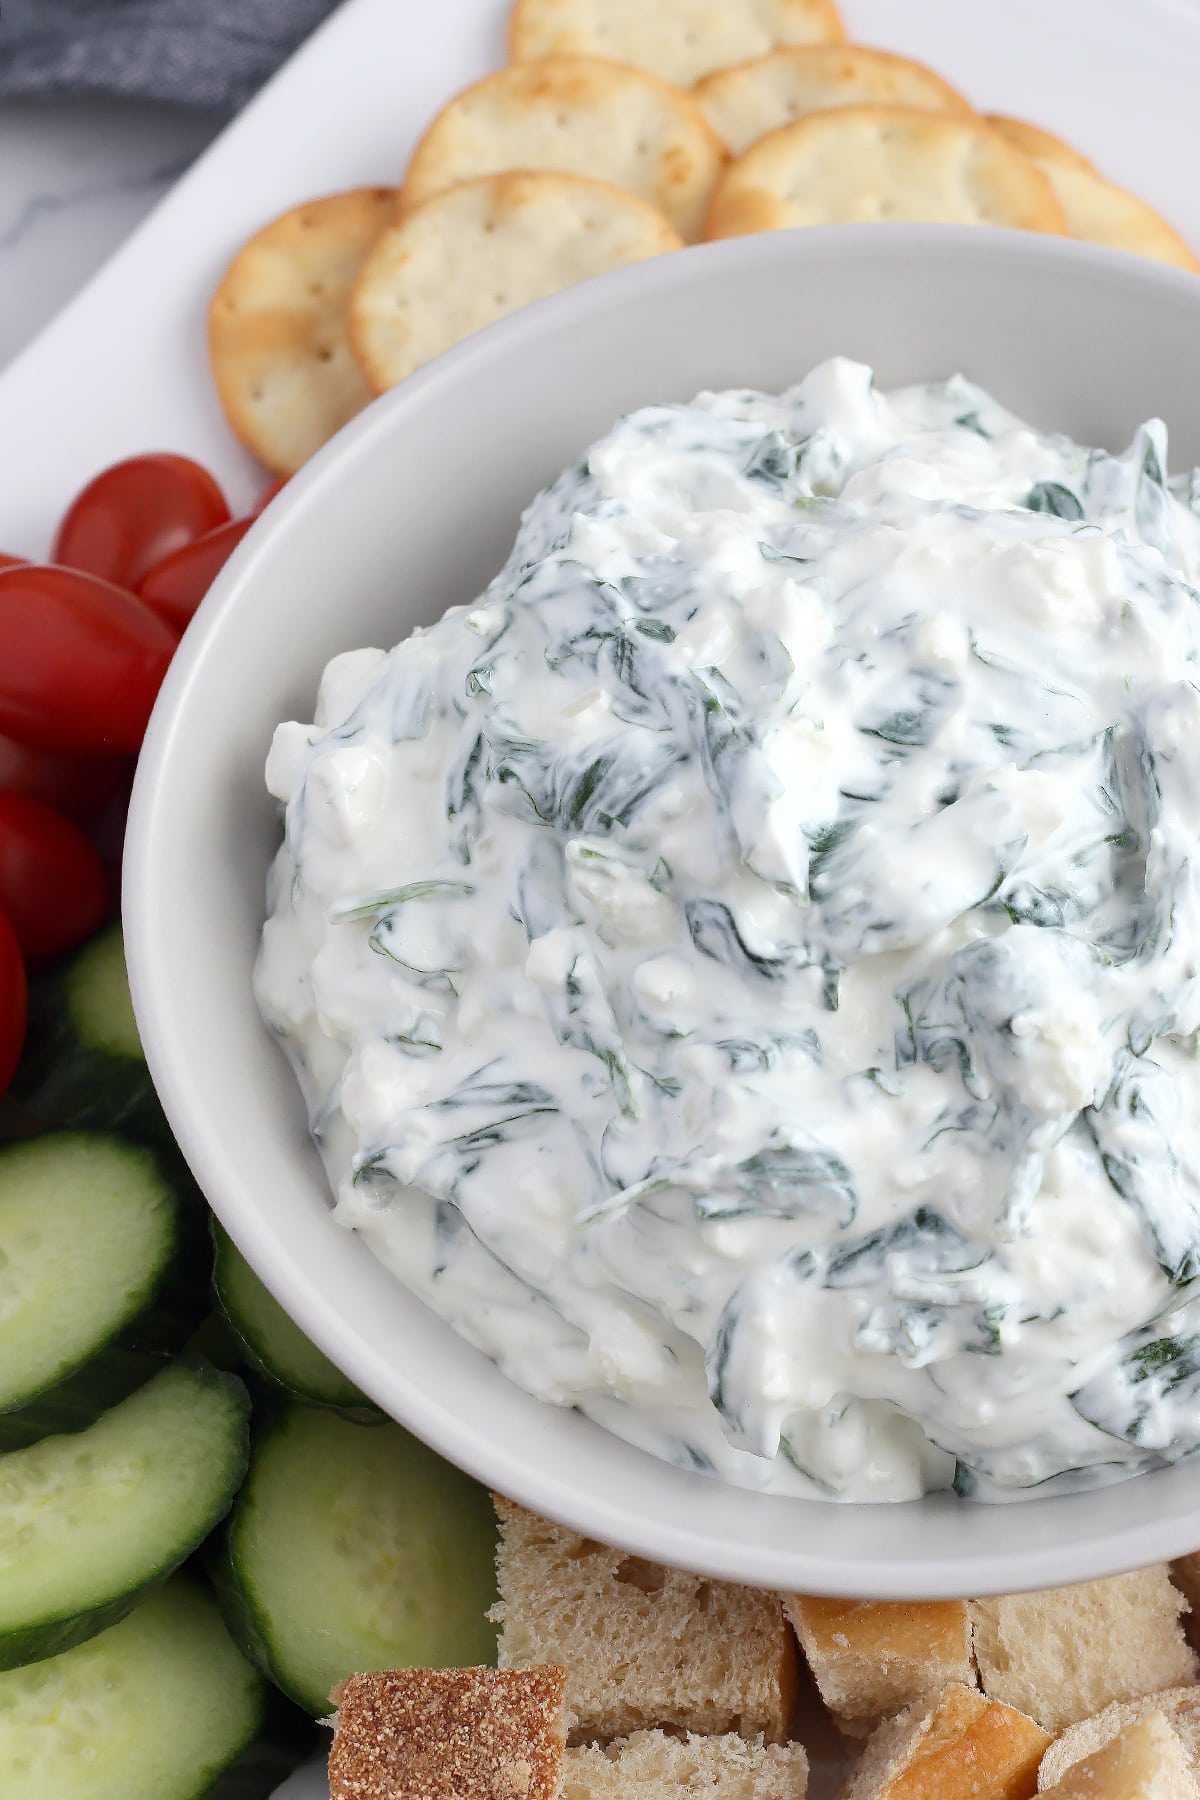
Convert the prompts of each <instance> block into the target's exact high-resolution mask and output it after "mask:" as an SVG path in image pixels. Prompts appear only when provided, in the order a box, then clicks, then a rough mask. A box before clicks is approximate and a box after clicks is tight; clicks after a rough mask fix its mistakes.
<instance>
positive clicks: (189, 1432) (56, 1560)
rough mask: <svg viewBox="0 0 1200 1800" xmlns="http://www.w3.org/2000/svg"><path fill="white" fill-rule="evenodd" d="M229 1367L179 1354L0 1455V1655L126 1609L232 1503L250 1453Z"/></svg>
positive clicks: (10, 1656) (10, 1660)
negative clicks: (107, 1407) (58, 1433)
mask: <svg viewBox="0 0 1200 1800" xmlns="http://www.w3.org/2000/svg"><path fill="white" fill-rule="evenodd" d="M248 1413H249V1400H248V1398H247V1395H246V1390H245V1388H244V1387H243V1386H242V1384H241V1382H240V1381H238V1380H237V1378H236V1376H233V1375H223V1374H220V1373H218V1371H217V1370H215V1369H209V1368H206V1367H204V1366H203V1365H197V1366H195V1367H192V1366H189V1365H188V1364H186V1363H175V1364H172V1365H170V1366H169V1367H168V1368H166V1369H164V1370H163V1371H162V1373H161V1374H158V1375H155V1376H154V1377H153V1379H152V1380H150V1381H148V1382H147V1383H146V1385H145V1387H142V1388H139V1389H138V1391H137V1392H136V1393H135V1394H131V1395H130V1397H129V1398H128V1399H127V1400H123V1401H122V1402H121V1404H120V1405H119V1406H114V1407H113V1408H112V1410H111V1411H110V1412H106V1413H105V1414H104V1415H103V1416H102V1417H101V1418H100V1419H98V1420H97V1422H96V1423H95V1424H94V1425H92V1426H90V1427H89V1428H88V1430H86V1431H80V1432H76V1433H75V1434H74V1435H72V1436H68V1437H51V1438H43V1439H42V1441H41V1442H40V1443H37V1444H33V1445H31V1446H30V1447H29V1449H27V1450H13V1451H10V1452H9V1453H8V1455H6V1456H2V1457H0V1669H13V1668H16V1667H18V1666H19V1665H20V1664H21V1663H29V1662H38V1661H40V1660H41V1659H42V1658H43V1657H47V1656H57V1655H58V1654H59V1652H61V1651H63V1650H68V1649H70V1648H71V1647H72V1645H74V1644H79V1643H82V1642H83V1640H84V1639H85V1638H89V1637H92V1636H94V1635H95V1633H96V1632H98V1631H102V1630H103V1629H104V1628H105V1627H106V1626H109V1625H111V1624H113V1623H114V1622H115V1621H116V1620H117V1619H120V1618H123V1617H124V1616H125V1614H126V1613H127V1612H129V1610H130V1609H131V1607H132V1606H133V1605H134V1604H135V1602H136V1601H137V1599H138V1596H139V1595H140V1594H141V1593H142V1591H143V1590H144V1589H145V1588H147V1587H149V1586H150V1585H151V1584H152V1583H154V1582H156V1581H160V1580H161V1579H162V1577H163V1576H164V1575H169V1574H170V1573H171V1571H172V1570H173V1569H176V1568H178V1567H179V1565H180V1563H181V1562H183V1560H184V1559H185V1557H187V1556H190V1555H191V1553H192V1551H193V1550H194V1549H195V1548H196V1546H197V1545H198V1544H199V1543H201V1542H202V1540H203V1539H204V1538H206V1537H207V1536H208V1534H209V1532H210V1531H211V1530H212V1528H213V1526H214V1525H216V1524H217V1523H218V1522H219V1521H220V1520H221V1519H222V1518H223V1517H224V1516H225V1514H226V1513H227V1512H228V1510H229V1507H230V1505H231V1503H232V1501H233V1497H234V1494H235V1493H236V1492H237V1489H238V1484H239V1482H240V1481H241V1478H242V1474H243V1472H244V1470H245V1467H246V1452H247V1416H248Z"/></svg>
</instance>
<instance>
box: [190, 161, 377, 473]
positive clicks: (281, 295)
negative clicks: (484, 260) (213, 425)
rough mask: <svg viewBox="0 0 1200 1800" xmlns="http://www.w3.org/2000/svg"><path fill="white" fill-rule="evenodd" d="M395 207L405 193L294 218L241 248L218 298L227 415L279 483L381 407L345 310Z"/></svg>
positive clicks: (324, 205) (333, 201) (319, 208)
mask: <svg viewBox="0 0 1200 1800" xmlns="http://www.w3.org/2000/svg"><path fill="white" fill-rule="evenodd" d="M394 206H395V193H394V190H393V189H391V188H382V187H379V188H354V189H352V190H351V191H350V192H349V193H345V194H330V195H328V196H327V197H326V198H324V199H321V200H310V201H308V202H307V204H306V205H304V206H297V207H294V208H293V210H292V211H291V212H286V213H284V214H283V216H282V217H281V218H278V219H274V220H273V221H272V222H271V224H269V225H266V226H264V228H263V229H262V230H261V231H259V232H256V233H255V235H254V236H253V237H252V238H250V239H249V240H248V242H247V243H245V244H243V245H242V248H241V249H240V250H239V251H238V253H237V255H236V256H235V257H234V259H233V261H232V262H231V263H230V265H229V267H228V268H227V269H226V271H225V274H224V275H223V277H222V279H221V285H220V286H219V287H218V289H217V291H216V293H215V294H214V295H213V298H212V303H211V305H210V307H209V312H208V348H209V356H210V358H211V360H212V371H213V378H214V380H215V381H216V384H217V393H218V395H219V396H220V401H221V405H222V406H223V407H224V409H225V416H226V418H227V419H228V420H229V423H230V425H231V426H232V427H233V430H234V431H235V432H236V434H237V436H238V437H239V438H240V439H241V440H242V442H243V443H244V444H245V445H246V446H247V448H248V449H250V450H252V451H253V452H254V454H255V456H257V457H258V459H259V461H260V462H263V463H265V464H266V466H267V468H268V469H273V470H274V471H275V472H276V474H279V475H291V474H294V472H295V471H296V470H297V469H298V468H299V467H300V465H301V463H303V462H306V461H307V459H308V458H309V457H310V456H311V455H312V454H313V451H314V450H319V449H320V447H321V445H322V444H323V443H325V442H326V441H327V439H329V438H331V437H332V436H333V434H334V432H336V431H339V430H340V429H341V427H342V426H343V425H344V424H345V423H346V421H347V420H348V419H352V418H353V417H354V415H355V413H357V412H360V411H361V410H362V408H363V407H364V406H365V405H366V404H367V402H368V401H369V400H370V399H371V397H372V396H371V390H370V388H369V387H368V386H367V383H366V382H365V380H364V379H363V374H362V370H361V369H360V368H359V366H358V364H357V362H356V361H355V360H354V356H353V354H352V352H351V349H350V343H349V339H348V338H347V336H346V305H347V302H348V300H349V298H350V289H351V287H352V286H353V284H354V278H355V276H356V275H357V274H358V271H359V268H360V266H361V264H362V260H363V258H364V256H365V255H366V254H367V251H368V250H369V249H370V248H371V245H372V244H373V243H374V242H375V240H376V239H377V238H378V237H379V235H380V233H381V232H382V231H383V230H384V229H385V228H386V226H387V225H388V224H389V223H390V220H391V216H392V211H393V208H394Z"/></svg>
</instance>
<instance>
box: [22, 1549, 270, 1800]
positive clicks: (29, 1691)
mask: <svg viewBox="0 0 1200 1800" xmlns="http://www.w3.org/2000/svg"><path fill="white" fill-rule="evenodd" d="M265 1710H266V1691H265V1689H264V1686H263V1682H262V1679H261V1677H260V1676H259V1675H258V1673H257V1671H256V1670H254V1669H252V1668H251V1667H250V1665H249V1663H247V1662H246V1661H245V1660H244V1659H243V1658H242V1657H241V1656H240V1655H239V1654H238V1651H237V1649H236V1648H235V1646H234V1644H233V1643H232V1641H231V1640H230V1637H229V1633H228V1632H227V1631H226V1629H225V1627H224V1625H223V1624H222V1621H221V1615H220V1612H219V1611H218V1609H217V1607H216V1605H215V1604H214V1602H213V1600H212V1599H211V1597H210V1596H209V1595H208V1594H206V1593H205V1592H204V1590H203V1589H202V1588H201V1587H200V1586H199V1585H198V1584H196V1583H193V1582H192V1581H189V1580H188V1579H187V1578H186V1577H185V1576H182V1575H180V1576H176V1577H175V1579H174V1580H173V1581H170V1582H168V1583H167V1585H166V1586H165V1587H163V1588H161V1589H160V1590H159V1591H158V1592H156V1593H153V1594H151V1595H149V1596H148V1597H147V1598H146V1599H145V1600H143V1601H142V1602H141V1604H140V1605H139V1606H138V1607H136V1608H135V1609H134V1611H133V1612H131V1613H130V1615H129V1617H128V1618H126V1619H123V1620H122V1621H121V1622H120V1624H117V1625H113V1626H111V1627H110V1628H109V1629H108V1630H107V1631H105V1632H102V1633H101V1634H100V1636H99V1637H94V1638H92V1639H91V1641H90V1642H89V1643H86V1644H80V1645H77V1646H76V1648H75V1649H73V1650H67V1651H65V1652H64V1653H63V1654H62V1655H60V1656H55V1657H52V1658H51V1659H50V1660H49V1661H48V1662H41V1663H38V1664H36V1665H35V1666H34V1667H33V1668H28V1669H13V1670H10V1671H9V1672H8V1673H7V1674H3V1675H0V1771H2V1773H0V1791H2V1792H3V1794H4V1800H200V1797H201V1796H205V1795H209V1794H211V1793H213V1791H214V1784H217V1783H219V1781H220V1777H221V1776H222V1772H223V1771H225V1770H227V1769H228V1770H230V1773H231V1774H232V1772H233V1768H234V1767H236V1765H237V1763H238V1761H239V1759H241V1758H242V1757H243V1756H244V1755H247V1754H252V1752H251V1750H250V1747H251V1746H252V1745H253V1744H254V1740H255V1738H256V1737H257V1735H258V1732H259V1729H260V1726H261V1724H262V1721H263V1716H264V1712H265ZM231 1765H232V1767H231ZM216 1791H218V1792H219V1791H220V1789H219V1787H218V1788H217V1790H216ZM245 1791H246V1792H247V1793H249V1792H251V1791H252V1790H249V1789H247V1790H245ZM257 1791H258V1792H259V1793H260V1794H265V1793H267V1792H269V1791H270V1790H269V1789H267V1788H264V1787H259V1789H258V1790H257Z"/></svg>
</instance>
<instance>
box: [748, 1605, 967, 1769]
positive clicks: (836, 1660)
mask: <svg viewBox="0 0 1200 1800" xmlns="http://www.w3.org/2000/svg"><path fill="white" fill-rule="evenodd" d="M783 1607H784V1611H785V1612H786V1614H787V1616H788V1618H789V1619H790V1620H791V1622H792V1626H793V1628H794V1629H795V1632H796V1636H797V1637H798V1638H799V1639H800V1648H801V1649H802V1650H803V1652H804V1655H805V1658H806V1660H807V1662H808V1666H809V1668H810V1669H811V1670H812V1674H813V1679H814V1681H815V1682H816V1684H817V1689H818V1691H819V1693H820V1695H821V1698H822V1700H823V1701H824V1702H825V1704H826V1706H827V1707H828V1708H829V1710H830V1712H831V1713H832V1714H833V1716H834V1718H835V1719H836V1720H837V1723H838V1724H839V1725H840V1726H841V1728H842V1730H843V1731H845V1732H847V1733H849V1735H850V1736H852V1737H865V1736H866V1735H867V1733H868V1732H869V1731H871V1730H872V1729H873V1728H874V1726H876V1725H877V1724H878V1723H879V1721H880V1719H887V1718H891V1716H892V1714H893V1713H898V1712H899V1711H900V1709H901V1708H902V1707H905V1706H908V1705H910V1704H911V1703H912V1701H914V1700H919V1699H921V1698H922V1696H923V1695H925V1694H936V1693H940V1692H941V1690H942V1688H945V1687H950V1686H951V1685H952V1684H959V1685H961V1686H963V1687H975V1686H977V1683H976V1680H975V1667H974V1664H973V1662H972V1660H971V1618H970V1613H969V1612H968V1609H967V1603H966V1601H965V1600H945V1601H942V1600H930V1601H920V1600H917V1601H891V1600H823V1599H817V1598H816V1597H814V1596H813V1595H810V1594H789V1595H785V1597H784V1602H783Z"/></svg>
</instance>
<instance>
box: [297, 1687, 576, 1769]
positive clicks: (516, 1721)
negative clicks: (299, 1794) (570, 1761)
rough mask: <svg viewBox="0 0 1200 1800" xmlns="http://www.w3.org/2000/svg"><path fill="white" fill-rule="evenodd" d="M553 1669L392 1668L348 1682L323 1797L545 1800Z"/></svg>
mask: <svg viewBox="0 0 1200 1800" xmlns="http://www.w3.org/2000/svg"><path fill="white" fill-rule="evenodd" d="M565 1686H566V1682H565V1676H564V1673H563V1671H562V1669H525V1670H522V1671H519V1672H517V1671H500V1670H496V1669H393V1670H385V1671H384V1672H382V1673H380V1674H376V1675H348V1676H347V1677H346V1679H345V1681H343V1682H340V1683H339V1685H338V1686H337V1687H336V1688H335V1689H334V1690H333V1693H332V1694H331V1696H330V1698H331V1699H332V1701H333V1703H334V1705H335V1706H336V1707H337V1709H338V1711H337V1719H336V1722H335V1728H334V1734H333V1746H332V1748H331V1750H330V1752H329V1794H330V1800H397V1796H402V1797H403V1800H555V1797H556V1795H557V1794H558V1790H559V1784H560V1783H561V1781H562V1764H563V1746H564V1743H565V1737H566V1734H565V1730H564V1726H563V1695H564V1692H565Z"/></svg>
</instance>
